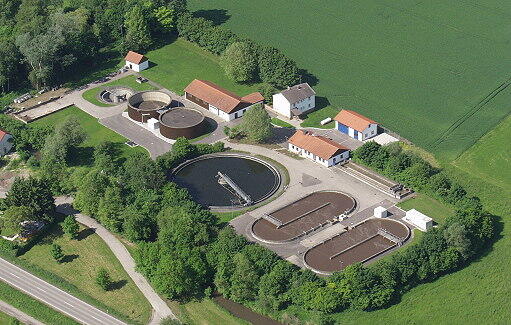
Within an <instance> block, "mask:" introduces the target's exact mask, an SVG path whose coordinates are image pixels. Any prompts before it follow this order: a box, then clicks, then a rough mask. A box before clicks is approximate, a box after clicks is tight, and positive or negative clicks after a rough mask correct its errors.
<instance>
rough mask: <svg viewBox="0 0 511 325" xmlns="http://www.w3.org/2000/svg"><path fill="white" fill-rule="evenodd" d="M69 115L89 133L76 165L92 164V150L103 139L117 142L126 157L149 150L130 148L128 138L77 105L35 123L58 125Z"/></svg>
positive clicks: (80, 148)
mask: <svg viewBox="0 0 511 325" xmlns="http://www.w3.org/2000/svg"><path fill="white" fill-rule="evenodd" d="M68 116H74V117H76V118H77V119H78V121H79V122H80V125H81V126H82V127H83V129H84V130H85V132H86V133H87V139H86V140H85V141H84V142H83V143H82V144H81V145H80V146H79V148H78V152H77V155H76V159H75V160H76V161H75V164H76V165H90V164H92V152H93V148H94V146H95V145H97V144H99V143H101V142H102V141H111V142H113V143H114V144H115V146H116V149H117V150H119V153H120V156H122V157H124V158H126V157H127V156H128V155H130V154H133V153H135V152H144V153H147V151H146V150H145V149H144V148H141V147H135V148H130V147H128V146H127V145H125V144H124V142H126V141H127V140H128V139H126V138H125V137H123V136H122V135H119V134H117V133H115V132H114V131H112V130H110V129H109V128H107V127H105V126H103V125H101V124H100V123H99V122H98V120H96V119H95V118H94V117H92V116H90V115H89V114H87V113H85V112H84V111H82V110H81V109H79V108H78V107H76V106H71V107H68V108H66V109H63V110H61V111H58V112H56V113H53V114H50V115H48V116H46V117H44V118H42V119H40V120H37V121H35V122H33V123H34V124H45V125H52V126H54V125H56V124H58V123H59V122H60V121H63V120H64V119H66V118H67V117H68Z"/></svg>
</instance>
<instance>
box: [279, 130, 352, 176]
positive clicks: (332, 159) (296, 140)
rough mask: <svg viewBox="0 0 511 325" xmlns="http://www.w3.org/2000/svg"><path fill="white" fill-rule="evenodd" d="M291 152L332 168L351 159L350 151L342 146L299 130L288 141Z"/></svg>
mask: <svg viewBox="0 0 511 325" xmlns="http://www.w3.org/2000/svg"><path fill="white" fill-rule="evenodd" d="M288 145H289V147H288V149H289V151H291V152H293V153H296V154H297V155H300V156H301V157H304V158H308V159H311V160H312V161H314V162H317V163H318V164H321V165H323V166H325V167H331V166H333V165H336V164H338V163H340V162H343V161H345V160H348V159H349V158H350V150H349V149H348V148H346V147H344V146H342V145H341V144H339V143H337V142H335V141H333V140H331V139H328V138H326V137H323V136H319V135H314V134H313V133H311V132H308V131H303V130H297V131H296V132H295V134H293V135H292V136H291V138H289V140H288Z"/></svg>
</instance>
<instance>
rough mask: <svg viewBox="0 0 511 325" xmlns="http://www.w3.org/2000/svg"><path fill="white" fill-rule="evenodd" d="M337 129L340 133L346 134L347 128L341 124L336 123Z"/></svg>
mask: <svg viewBox="0 0 511 325" xmlns="http://www.w3.org/2000/svg"><path fill="white" fill-rule="evenodd" d="M337 129H338V130H339V131H341V132H342V133H345V134H348V127H347V126H346V125H344V124H342V123H338V126H337Z"/></svg>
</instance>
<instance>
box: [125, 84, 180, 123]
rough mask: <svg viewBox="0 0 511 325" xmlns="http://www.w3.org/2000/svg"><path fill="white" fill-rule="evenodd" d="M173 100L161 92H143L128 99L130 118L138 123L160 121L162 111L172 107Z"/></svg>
mask: <svg viewBox="0 0 511 325" xmlns="http://www.w3.org/2000/svg"><path fill="white" fill-rule="evenodd" d="M171 102H172V98H171V97H170V96H169V95H168V94H166V93H164V92H161V91H141V92H139V93H136V94H134V95H133V96H131V97H130V98H129V99H128V116H129V117H130V118H131V119H133V120H135V121H137V122H144V123H146V122H147V120H148V119H150V118H155V119H158V118H159V116H160V113H159V112H158V111H159V110H161V109H165V108H167V107H169V106H170V103H171Z"/></svg>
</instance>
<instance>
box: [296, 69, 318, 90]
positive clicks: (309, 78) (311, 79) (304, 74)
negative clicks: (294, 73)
mask: <svg viewBox="0 0 511 325" xmlns="http://www.w3.org/2000/svg"><path fill="white" fill-rule="evenodd" d="M298 74H299V75H300V76H301V78H302V82H306V83H308V84H309V86H311V87H314V86H316V85H317V84H318V83H319V79H318V78H317V77H316V76H315V75H313V74H312V73H310V72H309V71H307V70H306V69H300V70H299V71H298Z"/></svg>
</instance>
